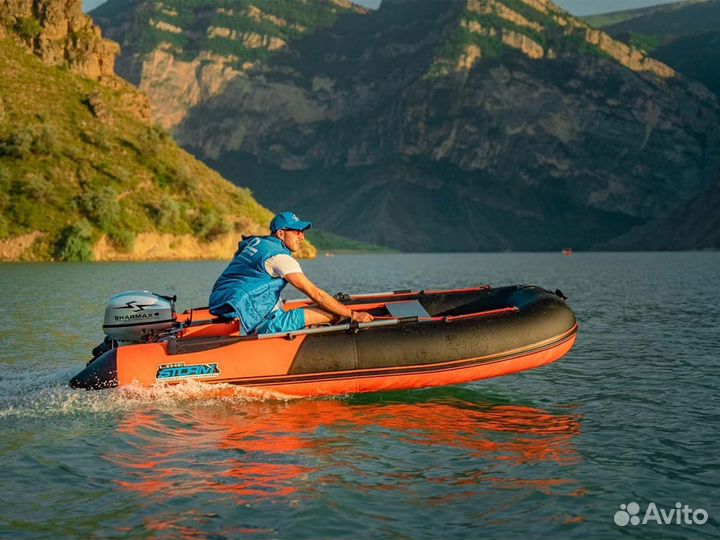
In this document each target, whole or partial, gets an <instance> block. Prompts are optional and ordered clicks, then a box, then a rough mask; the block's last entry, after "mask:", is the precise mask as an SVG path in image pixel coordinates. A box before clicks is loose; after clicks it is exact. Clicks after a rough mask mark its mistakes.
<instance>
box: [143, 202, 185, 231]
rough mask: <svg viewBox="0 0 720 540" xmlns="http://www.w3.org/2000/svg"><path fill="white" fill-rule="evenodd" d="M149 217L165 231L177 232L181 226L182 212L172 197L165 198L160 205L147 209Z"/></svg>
mask: <svg viewBox="0 0 720 540" xmlns="http://www.w3.org/2000/svg"><path fill="white" fill-rule="evenodd" d="M145 209H146V211H147V214H148V216H149V217H150V219H152V220H153V221H154V222H155V224H156V225H157V227H158V228H159V229H161V230H163V231H167V232H176V230H177V228H178V227H179V226H180V225H181V221H182V211H181V209H180V205H179V204H178V203H177V202H176V201H175V200H174V199H173V198H171V197H169V196H165V197H163V198H162V199H161V200H160V202H159V203H157V204H151V205H147V206H146V207H145Z"/></svg>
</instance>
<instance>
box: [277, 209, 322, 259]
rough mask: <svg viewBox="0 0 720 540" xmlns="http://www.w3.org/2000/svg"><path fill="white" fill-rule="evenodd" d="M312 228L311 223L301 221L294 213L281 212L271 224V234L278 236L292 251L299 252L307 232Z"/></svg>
mask: <svg viewBox="0 0 720 540" xmlns="http://www.w3.org/2000/svg"><path fill="white" fill-rule="evenodd" d="M310 227H312V223H310V222H309V221H300V220H299V219H298V217H297V216H296V215H295V214H293V213H292V212H280V213H279V214H278V215H276V216H275V217H274V218H273V219H272V221H271V222H270V232H271V233H272V234H274V235H275V236H277V237H278V238H279V239H280V240H281V241H282V243H283V244H285V247H286V248H288V249H289V250H290V251H293V252H294V251H297V250H298V249H299V248H300V242H302V240H303V238H305V231H306V230H308V229H309V228H310Z"/></svg>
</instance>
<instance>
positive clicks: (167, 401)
mask: <svg viewBox="0 0 720 540" xmlns="http://www.w3.org/2000/svg"><path fill="white" fill-rule="evenodd" d="M71 376H72V371H68V370H62V371H57V370H54V371H50V370H46V371H40V370H35V369H34V370H33V371H32V373H29V372H28V371H27V370H18V369H12V368H10V369H8V370H7V371H5V372H4V373H3V374H2V376H1V377H0V419H12V418H18V419H20V418H45V419H47V418H48V417H54V416H84V415H88V414H92V415H98V414H109V415H114V414H117V413H125V412H131V411H137V410H141V409H144V408H147V407H148V406H151V407H155V408H158V407H165V406H167V407H183V408H201V407H211V406H216V405H228V404H243V403H252V402H263V401H274V402H288V401H293V400H296V399H299V398H297V397H294V396H287V395H285V394H281V393H279V392H274V391H271V390H263V389H258V388H248V387H242V386H235V385H229V384H207V383H202V382H197V381H192V380H189V381H185V382H182V383H179V384H174V385H156V386H151V387H144V386H142V385H135V384H131V385H128V386H124V387H122V388H113V389H107V390H103V391H101V392H88V391H86V390H77V389H72V388H70V387H68V385H67V381H68V380H69V379H70V377H71Z"/></svg>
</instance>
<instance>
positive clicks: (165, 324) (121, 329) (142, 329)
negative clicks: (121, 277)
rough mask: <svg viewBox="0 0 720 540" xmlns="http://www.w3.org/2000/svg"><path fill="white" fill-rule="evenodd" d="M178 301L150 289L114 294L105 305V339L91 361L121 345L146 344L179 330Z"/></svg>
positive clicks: (175, 298) (96, 349)
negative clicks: (176, 312) (176, 309)
mask: <svg viewBox="0 0 720 540" xmlns="http://www.w3.org/2000/svg"><path fill="white" fill-rule="evenodd" d="M175 300H177V297H175V296H163V295H161V294H156V293H153V292H150V291H126V292H123V293H120V294H116V295H115V296H113V297H112V298H111V299H110V301H109V302H108V305H107V307H106V308H105V320H104V322H103V330H104V331H105V336H106V337H105V341H103V342H102V343H100V345H98V346H97V347H95V348H94V349H93V351H92V355H93V358H92V360H90V362H88V364H90V363H92V361H93V360H95V359H96V358H97V357H98V356H100V355H101V354H103V353H105V352H107V351H109V350H110V349H114V348H115V347H118V346H119V345H121V344H129V343H146V342H148V341H153V340H156V339H158V338H160V337H162V336H166V335H170V334H172V331H173V330H175V329H179V328H180V324H179V323H178V322H177V317H176V314H175Z"/></svg>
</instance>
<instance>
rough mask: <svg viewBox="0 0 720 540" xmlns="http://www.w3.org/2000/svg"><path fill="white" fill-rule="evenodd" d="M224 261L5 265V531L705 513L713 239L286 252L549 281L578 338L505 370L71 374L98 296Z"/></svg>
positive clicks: (203, 276)
mask: <svg viewBox="0 0 720 540" xmlns="http://www.w3.org/2000/svg"><path fill="white" fill-rule="evenodd" d="M223 266H224V265H223V263H163V264H151V263H147V264H57V265H44V264H12V265H0V293H1V297H2V299H3V303H4V314H5V325H4V326H2V327H1V328H0V457H1V458H2V467H0V538H8V539H9V538H12V539H25V538H27V539H30V538H32V539H39V538H53V539H54V538H61V539H62V538H158V539H160V538H162V539H166V538H168V539H174V538H241V537H243V538H358V537H360V538H381V539H382V538H413V539H414V538H418V539H419V538H476V537H502V538H528V537H531V538H587V537H592V538H618V537H629V538H646V537H654V538H706V537H707V538H717V537H718V536H719V535H720V527H719V525H718V519H719V518H720V505H719V504H718V488H717V485H718V483H719V482H720V462H719V460H718V458H717V455H718V450H719V448H718V441H719V440H720V437H719V435H718V411H719V405H720V404H719V400H718V380H719V377H718V369H717V365H718V360H717V351H718V348H719V347H718V346H719V345H720V329H718V321H719V320H720V317H719V315H720V313H719V311H720V309H719V308H718V305H719V303H718V300H719V299H720V298H719V297H720V295H719V294H718V291H717V286H718V284H719V283H720V253H668V254H657V253H649V254H602V253H597V254H586V253H577V254H575V255H573V256H572V257H563V256H561V255H560V254H554V253H553V254H462V255H435V254H432V255H355V256H336V257H332V258H330V257H321V258H319V259H317V260H314V261H305V262H304V263H303V267H304V269H305V271H306V273H307V274H308V275H309V276H310V277H311V278H312V279H314V280H315V281H316V282H317V283H318V284H320V285H321V286H323V287H324V288H326V289H327V290H329V291H330V292H333V293H334V292H337V291H340V290H342V291H345V292H351V293H362V292H372V291H385V290H392V289H398V288H450V287H465V286H471V285H476V284H484V283H489V284H492V285H496V286H499V285H504V284H512V283H535V284H539V285H542V286H545V287H547V288H552V289H555V288H560V289H562V290H563V291H564V292H565V294H566V295H567V296H568V297H569V298H570V300H569V302H570V304H571V305H572V307H573V308H574V309H575V311H576V313H577V316H578V320H579V322H580V334H579V337H578V341H577V344H576V346H575V349H573V351H571V353H570V354H569V355H568V356H567V357H565V358H564V359H562V360H561V361H560V362H558V363H555V364H552V365H550V366H546V367H544V368H541V369H538V370H534V371H530V372H526V373H522V374H518V375H513V376H509V377H504V378H500V379H493V380H489V381H481V382H478V383H474V384H468V385H464V386H459V387H448V388H440V389H429V390H422V391H411V392H398V393H392V394H374V395H362V396H354V397H342V398H334V399H315V400H309V399H285V398H282V397H279V396H274V395H272V394H269V393H264V392H260V391H252V390H243V389H241V390H238V391H237V392H236V393H235V394H233V395H231V396H225V395H224V396H223V397H218V396H217V395H213V393H212V392H208V391H206V390H205V389H206V387H204V386H202V385H199V384H195V385H188V386H186V387H182V388H175V389H169V390H147V389H141V388H130V389H123V390H118V389H116V390H110V391H103V392H85V391H77V390H71V389H69V388H67V387H66V384H67V381H68V379H69V378H70V377H71V376H72V375H74V374H75V373H76V372H77V371H79V370H80V369H81V368H82V366H83V365H84V363H85V362H86V361H87V359H88V353H89V350H90V349H91V348H92V347H93V346H94V345H95V344H97V342H99V341H100V340H101V337H102V336H101V331H100V325H101V319H102V314H103V309H104V305H105V302H106V301H107V299H108V298H109V297H110V296H111V295H112V294H114V293H116V292H119V291H122V290H128V289H138V288H143V289H152V290H156V291H158V292H162V293H168V294H177V295H178V297H179V300H178V307H179V308H180V309H185V308H187V307H191V306H200V305H205V304H206V297H207V293H208V288H209V286H210V284H211V283H212V282H213V281H214V279H215V277H216V276H217V275H218V274H219V272H220V271H221V270H222V268H223ZM631 502H636V503H638V504H639V505H640V508H641V512H640V516H639V517H641V518H642V517H643V516H644V512H645V510H646V508H647V506H648V505H649V504H650V503H651V502H654V503H655V504H656V505H657V507H658V508H662V509H663V510H665V511H666V512H667V511H669V510H671V509H674V508H675V506H674V505H675V503H677V502H680V503H682V504H687V505H689V506H690V507H692V508H693V509H699V508H701V509H703V510H705V511H706V512H707V513H708V514H709V520H708V522H707V523H705V524H704V525H698V524H690V525H687V524H677V523H675V522H673V524H670V525H659V524H657V523H655V522H650V523H647V524H644V525H643V524H640V525H637V526H633V525H627V526H625V527H619V526H617V525H615V524H614V522H613V516H614V515H615V513H616V512H618V511H619V510H620V505H621V504H628V503H631ZM631 508H632V507H631ZM698 516H699V517H702V516H701V515H698ZM627 517H629V516H627Z"/></svg>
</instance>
